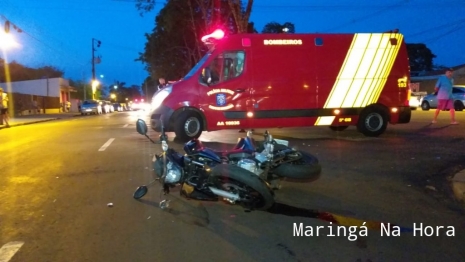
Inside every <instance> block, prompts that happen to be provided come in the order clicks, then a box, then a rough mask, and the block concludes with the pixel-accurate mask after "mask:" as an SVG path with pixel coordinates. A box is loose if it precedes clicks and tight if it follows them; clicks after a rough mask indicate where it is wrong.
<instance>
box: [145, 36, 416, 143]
mask: <svg viewBox="0 0 465 262" xmlns="http://www.w3.org/2000/svg"><path fill="white" fill-rule="evenodd" d="M202 41H204V42H205V44H207V45H208V46H209V47H210V48H209V52H208V53H207V54H206V55H205V56H204V57H203V58H202V59H201V60H200V61H199V62H198V63H197V64H196V65H195V66H194V67H193V68H192V69H191V70H190V71H189V72H188V73H187V75H186V76H185V77H184V78H182V79H181V80H180V81H178V82H175V83H172V84H171V85H169V86H167V87H166V88H164V89H162V90H160V91H158V92H157V93H155V95H154V97H153V99H152V105H151V110H152V111H151V124H152V128H153V129H154V130H156V131H160V128H161V126H162V125H163V126H164V128H165V130H166V131H174V132H175V133H176V136H177V137H178V138H180V139H181V140H188V139H191V138H197V137H199V136H200V135H201V133H202V131H214V130H221V129H252V128H274V127H304V126H328V127H329V128H330V129H332V130H337V131H342V130H344V129H346V128H347V127H349V126H356V128H357V130H358V131H359V132H361V133H363V134H364V135H365V136H370V137H376V136H379V135H381V134H382V133H383V132H384V131H385V130H386V128H387V124H388V123H391V124H401V123H409V122H410V117H411V111H410V110H411V109H410V106H409V99H410V90H409V88H408V86H409V81H410V79H409V77H410V72H409V61H408V55H407V49H406V45H405V42H404V39H403V35H402V34H400V33H398V32H389V33H353V34H234V35H224V33H223V32H222V31H215V32H213V33H212V34H210V35H207V36H204V37H203V38H202Z"/></svg>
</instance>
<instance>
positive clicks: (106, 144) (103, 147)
mask: <svg viewBox="0 0 465 262" xmlns="http://www.w3.org/2000/svg"><path fill="white" fill-rule="evenodd" d="M113 140H115V139H114V138H110V139H108V141H107V142H106V143H105V144H103V146H102V147H101V148H100V149H99V150H98V151H105V149H107V147H109V146H110V144H111V143H112V142H113Z"/></svg>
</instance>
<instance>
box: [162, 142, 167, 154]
mask: <svg viewBox="0 0 465 262" xmlns="http://www.w3.org/2000/svg"><path fill="white" fill-rule="evenodd" d="M161 149H163V152H166V150H168V143H166V141H161Z"/></svg>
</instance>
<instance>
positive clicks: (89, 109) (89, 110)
mask: <svg viewBox="0 0 465 262" xmlns="http://www.w3.org/2000/svg"><path fill="white" fill-rule="evenodd" d="M101 113H102V107H101V106H100V103H99V101H97V100H85V101H84V102H82V105H81V115H87V114H89V115H90V114H101Z"/></svg>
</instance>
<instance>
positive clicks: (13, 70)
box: [0, 58, 63, 82]
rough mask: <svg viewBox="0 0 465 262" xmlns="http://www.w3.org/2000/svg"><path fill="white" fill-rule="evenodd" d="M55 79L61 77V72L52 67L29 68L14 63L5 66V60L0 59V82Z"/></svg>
mask: <svg viewBox="0 0 465 262" xmlns="http://www.w3.org/2000/svg"><path fill="white" fill-rule="evenodd" d="M6 69H7V70H6ZM7 74H8V75H7ZM55 77H63V71H61V70H59V69H57V68H55V67H53V66H43V67H39V68H30V67H27V66H24V65H21V64H19V63H17V62H16V61H12V62H10V63H7V64H5V60H3V59H1V58H0V82H7V81H11V82H14V81H27V80H35V79H42V78H55Z"/></svg>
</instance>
